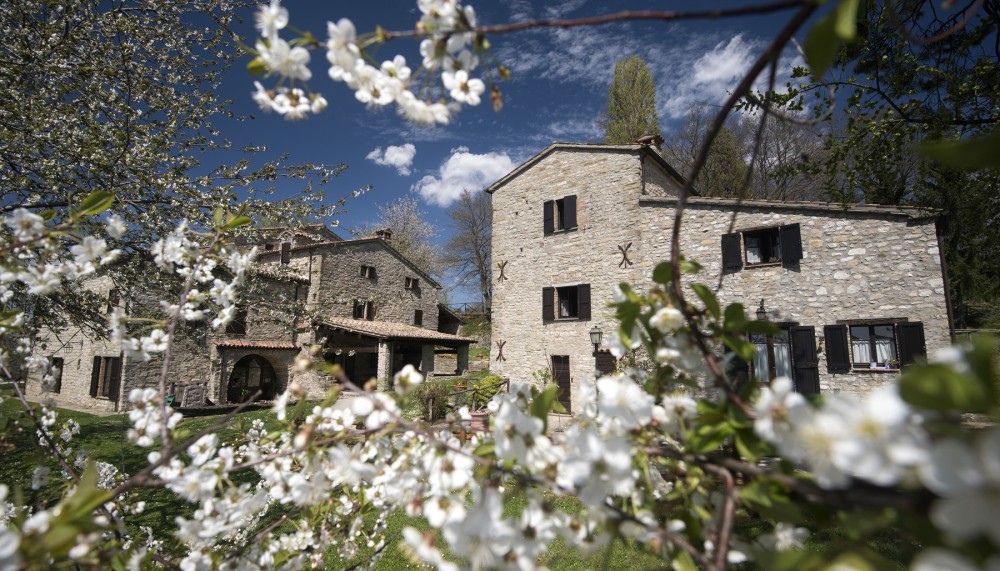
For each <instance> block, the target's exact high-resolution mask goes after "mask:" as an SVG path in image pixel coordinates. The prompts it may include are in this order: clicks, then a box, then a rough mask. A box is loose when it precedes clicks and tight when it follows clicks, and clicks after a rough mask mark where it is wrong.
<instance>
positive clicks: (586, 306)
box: [576, 284, 590, 319]
mask: <svg viewBox="0 0 1000 571" xmlns="http://www.w3.org/2000/svg"><path fill="white" fill-rule="evenodd" d="M576 316H577V317H579V318H580V319H590V284H580V285H578V286H576Z"/></svg>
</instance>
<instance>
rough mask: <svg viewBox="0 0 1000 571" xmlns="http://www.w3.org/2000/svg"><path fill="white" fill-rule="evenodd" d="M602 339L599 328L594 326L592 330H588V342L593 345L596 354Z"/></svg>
mask: <svg viewBox="0 0 1000 571" xmlns="http://www.w3.org/2000/svg"><path fill="white" fill-rule="evenodd" d="M602 337H604V331H601V328H600V327H598V326H596V325H595V326H594V327H593V329H591V330H590V342H591V343H593V344H594V353H596V352H597V348H598V347H600V346H601V338H602Z"/></svg>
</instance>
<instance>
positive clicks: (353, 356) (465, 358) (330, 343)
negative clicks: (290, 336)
mask: <svg viewBox="0 0 1000 571" xmlns="http://www.w3.org/2000/svg"><path fill="white" fill-rule="evenodd" d="M316 337H317V339H325V341H324V344H323V357H324V359H326V361H327V362H329V363H335V364H337V365H340V367H341V368H342V369H343V371H344V374H345V375H346V376H347V378H349V379H350V380H351V381H352V382H353V383H354V384H356V385H358V386H362V385H363V384H364V383H365V382H367V381H368V380H369V379H372V378H374V379H376V380H377V382H378V388H379V390H387V389H390V388H392V386H391V384H392V377H393V375H394V374H395V373H397V372H398V371H400V370H401V369H402V368H403V367H405V366H406V365H413V367H414V368H415V369H417V370H418V371H420V372H421V374H423V375H424V376H425V377H429V376H431V375H433V374H435V373H438V374H449V375H454V374H461V373H462V372H463V371H465V370H467V369H468V368H469V345H471V344H472V343H474V342H475V339H471V338H467V337H459V336H458V335H451V334H449V333H441V332H439V331H432V330H429V329H424V328H422V327H417V326H414V325H407V324H403V323H392V322H387V321H366V320H363V319H350V318H340V317H331V318H326V319H324V320H322V321H320V322H319V323H317V331H316ZM442 352H447V353H454V355H455V368H454V370H452V369H451V367H449V370H448V371H436V370H435V353H438V354H440V353H442Z"/></svg>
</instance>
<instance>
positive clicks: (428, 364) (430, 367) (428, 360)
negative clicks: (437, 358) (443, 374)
mask: <svg viewBox="0 0 1000 571" xmlns="http://www.w3.org/2000/svg"><path fill="white" fill-rule="evenodd" d="M433 372H434V344H433V343H429V344H427V345H421V346H420V373H421V374H422V375H423V376H424V377H429V376H430V375H431V373H433Z"/></svg>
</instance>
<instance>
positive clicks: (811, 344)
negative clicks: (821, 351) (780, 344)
mask: <svg viewBox="0 0 1000 571" xmlns="http://www.w3.org/2000/svg"><path fill="white" fill-rule="evenodd" d="M789 337H791V341H792V367H793V368H792V377H793V379H792V380H793V381H794V382H795V390H796V391H797V392H800V393H802V394H805V395H815V394H819V363H818V362H817V359H816V328H815V327H804V326H802V327H792V328H791V329H789Z"/></svg>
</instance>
